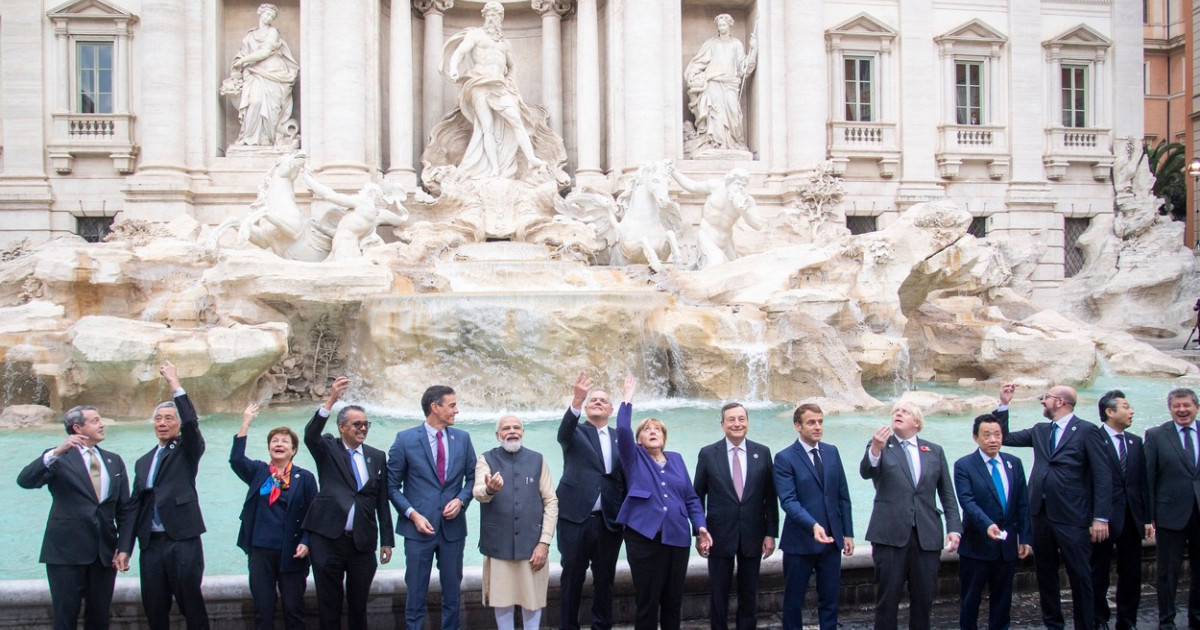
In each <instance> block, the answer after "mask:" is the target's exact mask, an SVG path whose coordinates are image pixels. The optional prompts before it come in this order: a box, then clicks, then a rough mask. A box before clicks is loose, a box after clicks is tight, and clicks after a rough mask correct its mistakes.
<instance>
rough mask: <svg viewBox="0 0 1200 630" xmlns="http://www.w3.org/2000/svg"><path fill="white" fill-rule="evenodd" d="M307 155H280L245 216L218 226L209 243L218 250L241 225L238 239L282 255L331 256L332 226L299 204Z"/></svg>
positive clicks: (316, 258)
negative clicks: (223, 237) (316, 220)
mask: <svg viewBox="0 0 1200 630" xmlns="http://www.w3.org/2000/svg"><path fill="white" fill-rule="evenodd" d="M306 159H307V156H306V155H305V154H304V152H303V151H296V152H294V153H289V154H287V155H283V156H280V157H279V159H278V160H276V161H275V164H274V165H273V166H272V167H271V170H269V171H267V176H266V177H265V178H264V179H263V183H262V184H261V185H260V186H259V188H258V198H257V199H255V200H254V203H252V204H250V210H251V212H250V215H249V216H247V217H246V218H245V219H238V218H230V219H226V220H225V221H224V222H222V223H221V224H220V225H218V226H217V227H216V228H215V229H214V230H213V232H212V236H210V237H209V239H208V242H207V246H208V248H209V249H212V250H215V249H216V248H217V246H218V243H219V241H220V239H221V235H222V234H224V233H225V232H226V231H227V230H229V229H230V228H232V227H234V226H237V227H238V242H239V243H250V244H252V245H255V246H257V247H261V248H262V249H266V250H270V251H272V252H274V253H275V255H276V256H279V257H280V258H286V259H288V260H299V261H304V262H320V261H322V260H325V257H326V256H328V255H329V250H330V246H331V239H330V237H329V234H330V233H332V226H331V227H330V229H328V230H323V229H321V228H320V227H319V226H317V225H316V224H315V223H314V222H313V221H312V220H310V219H309V218H308V216H307V215H306V214H305V213H304V212H303V211H302V210H301V209H300V206H298V205H297V204H296V191H295V188H294V186H295V180H296V177H298V176H299V175H300V173H301V171H303V170H304V168H305V160H306Z"/></svg>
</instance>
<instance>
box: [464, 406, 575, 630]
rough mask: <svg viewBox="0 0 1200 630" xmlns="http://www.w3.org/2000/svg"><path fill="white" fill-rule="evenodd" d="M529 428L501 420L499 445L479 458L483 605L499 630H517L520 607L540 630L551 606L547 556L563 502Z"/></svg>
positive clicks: (529, 627) (529, 625)
mask: <svg viewBox="0 0 1200 630" xmlns="http://www.w3.org/2000/svg"><path fill="white" fill-rule="evenodd" d="M524 436H525V427H524V425H522V423H521V420H520V419H519V418H517V417H516V416H513V415H507V416H504V417H502V418H500V419H499V420H498V421H496V439H497V440H498V441H499V442H500V446H497V447H496V448H493V449H492V450H490V451H487V452H485V453H483V454H482V455H480V456H479V460H478V461H477V462H476V463H475V485H474V487H473V488H472V492H471V494H472V495H473V496H474V497H475V499H476V500H478V501H479V505H480V507H479V522H480V529H481V531H480V535H479V551H480V553H482V554H483V603H484V604H485V605H487V606H491V607H492V608H493V609H494V610H495V613H496V626H497V627H498V628H500V630H508V629H509V628H515V620H514V618H513V615H514V610H513V607H514V606H520V607H521V614H522V616H523V618H524V619H523V621H524V628H525V630H536V629H537V628H538V627H539V625H540V624H541V619H542V609H543V608H545V607H546V589H547V587H548V585H549V576H550V570H549V569H548V568H547V567H546V556H547V554H548V553H549V551H550V539H551V538H554V527H555V524H556V523H557V521H558V497H557V496H556V495H555V494H554V483H553V481H552V480H551V479H550V467H549V466H548V465H547V464H546V459H545V458H544V457H542V455H541V453H537V452H535V451H532V450H530V449H527V448H525V447H524V444H523V442H522V439H523V438H524Z"/></svg>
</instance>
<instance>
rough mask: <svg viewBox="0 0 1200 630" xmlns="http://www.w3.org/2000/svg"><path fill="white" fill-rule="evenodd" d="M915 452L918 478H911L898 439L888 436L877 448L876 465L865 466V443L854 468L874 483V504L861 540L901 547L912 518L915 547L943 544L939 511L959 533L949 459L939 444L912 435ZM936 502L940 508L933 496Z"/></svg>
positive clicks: (933, 548)
mask: <svg viewBox="0 0 1200 630" xmlns="http://www.w3.org/2000/svg"><path fill="white" fill-rule="evenodd" d="M917 448H918V449H919V450H918V452H919V453H920V457H921V478H920V479H919V480H917V483H915V484H914V483H913V478H912V469H910V468H909V466H908V458H907V457H906V456H905V454H904V448H903V447H902V446H900V440H898V439H896V436H892V437H891V438H889V439H888V443H887V447H886V448H884V449H883V451H882V452H881V453H880V454H879V465H878V466H875V467H872V466H871V460H870V457H871V446H870V445H869V444H868V445H867V451H866V452H865V453H863V458H862V462H861V463H859V466H858V471H859V474H861V475H862V478H863V479H870V480H871V481H872V482H874V484H875V504H874V506H873V508H872V510H871V520H870V522H868V523H867V540H869V541H871V542H872V543H878V544H881V545H891V546H893V547H903V546H905V545H907V544H908V539H909V536H910V534H911V532H912V529H913V526H914V524H915V525H916V528H917V540H918V542H919V543H920V545H921V549H924V550H925V551H937V550H939V549H941V548H942V547H943V546H944V544H945V541H944V536H943V531H942V511H943V510H945V517H946V527H947V529H948V530H949V531H950V532H958V533H962V522H961V521H959V518H958V500H957V499H955V497H954V487H953V485H952V484H951V481H950V464H949V463H948V462H947V461H946V454H945V453H944V452H943V451H942V447H940V446H938V445H937V444H934V443H933V442H926V441H925V440H922V439H920V438H917ZM935 497H936V499H937V500H940V501H941V503H942V510H939V509H938V507H937V502H936V501H935Z"/></svg>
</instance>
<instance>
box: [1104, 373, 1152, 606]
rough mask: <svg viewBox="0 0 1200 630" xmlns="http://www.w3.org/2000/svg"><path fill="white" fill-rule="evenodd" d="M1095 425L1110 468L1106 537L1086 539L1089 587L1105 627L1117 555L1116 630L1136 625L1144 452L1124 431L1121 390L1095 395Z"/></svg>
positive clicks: (1129, 420)
mask: <svg viewBox="0 0 1200 630" xmlns="http://www.w3.org/2000/svg"><path fill="white" fill-rule="evenodd" d="M1099 407H1100V420H1101V422H1103V424H1101V425H1100V428H1101V429H1103V430H1104V435H1106V436H1108V438H1109V442H1108V443H1109V444H1110V445H1111V448H1109V449H1107V453H1108V459H1109V462H1108V465H1109V468H1110V469H1111V470H1112V482H1113V492H1112V510H1111V515H1112V520H1110V521H1109V523H1108V538H1106V539H1104V540H1102V541H1100V542H1098V543H1093V544H1092V588H1093V589H1094V590H1095V593H1094V599H1095V602H1096V627H1097V628H1102V629H1104V630H1107V629H1108V627H1109V623H1108V620H1109V618H1110V617H1112V611H1110V610H1109V608H1108V582H1109V568H1110V567H1111V565H1112V559H1113V551H1114V548H1115V550H1116V556H1117V630H1129V629H1131V628H1136V627H1137V612H1138V603H1140V602H1141V599H1142V540H1143V539H1144V538H1146V537H1147V536H1149V535H1150V528H1149V527H1147V521H1146V497H1147V492H1148V490H1147V486H1146V454H1145V451H1144V450H1143V448H1142V438H1140V437H1138V436H1136V435H1134V434H1132V433H1130V432H1129V427H1130V426H1131V425H1132V424H1133V406H1132V405H1130V404H1129V401H1128V400H1125V394H1123V393H1122V392H1121V391H1120V390H1115V389H1114V390H1113V391H1111V392H1108V393H1106V394H1104V395H1103V396H1101V397H1100V404H1099Z"/></svg>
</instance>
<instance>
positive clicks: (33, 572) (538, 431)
mask: <svg viewBox="0 0 1200 630" xmlns="http://www.w3.org/2000/svg"><path fill="white" fill-rule="evenodd" d="M1173 387H1175V383H1174V382H1173V381H1164V380H1158V381H1155V380H1148V379H1131V378H1121V379H1116V378H1110V377H1103V378H1099V379H1097V380H1096V382H1095V383H1094V384H1093V385H1092V386H1091V387H1089V388H1087V389H1085V390H1081V391H1080V405H1079V407H1078V409H1077V412H1078V414H1079V415H1080V416H1081V417H1084V418H1087V419H1089V420H1093V421H1094V420H1095V418H1096V408H1095V405H1096V400H1097V399H1098V398H1099V396H1100V394H1102V393H1103V392H1105V391H1107V390H1109V389H1114V388H1119V389H1122V390H1124V391H1125V393H1126V395H1127V396H1128V398H1129V400H1130V401H1131V402H1132V404H1133V406H1134V408H1135V410H1136V414H1135V416H1134V427H1133V429H1134V431H1135V432H1137V433H1139V434H1140V433H1141V432H1143V431H1145V429H1146V428H1147V427H1149V426H1153V425H1155V424H1158V423H1161V422H1164V421H1165V420H1167V415H1166V393H1167V391H1169V390H1170V389H1171V388H1173ZM919 388H920V389H928V390H932V391H937V392H940V393H946V394H956V395H960V396H978V395H981V394H984V395H994V394H995V390H994V389H991V388H989V389H986V390H984V389H977V390H971V389H962V388H951V387H931V386H927V385H925V384H922V385H921V386H920V387H919ZM566 393H567V392H565V391H564V395H565V394H566ZM874 393H875V395H876V396H877V397H879V398H880V399H881V400H882V399H887V398H891V397H892V394H891V393H890V392H887V393H883V392H874ZM1041 393H1042V391H1040V390H1039V391H1033V390H1027V389H1026V390H1018V393H1017V397H1018V401H1017V403H1016V404H1014V409H1013V415H1012V423H1013V425H1012V426H1013V428H1014V429H1016V428H1023V427H1026V426H1029V425H1031V424H1033V423H1035V422H1037V421H1039V420H1040V419H1041V411H1040V406H1039V405H1038V403H1037V402H1036V400H1034V398H1035V397H1036V396H1037V395H1038V394H1041ZM721 404H722V401H684V400H659V401H635V406H634V418H635V422H636V420H638V419H641V418H643V417H646V416H648V415H653V416H655V417H658V418H660V419H662V420H664V421H665V423H666V425H667V427H668V440H667V449H668V450H673V451H678V452H680V453H682V454H683V456H684V460H685V461H686V462H688V465H689V467H690V466H693V465H694V464H695V461H696V453H697V452H698V451H699V449H700V447H702V446H704V445H706V444H710V443H712V442H715V441H717V440H718V439H721V438H722V437H723V436H722V434H721V431H720V427H719V421H718V415H717V414H718V409H719V408H720V406H721ZM747 406H748V407H749V408H750V434H749V435H750V439H752V440H755V441H757V442H761V443H763V444H766V445H767V446H768V447H769V448H770V449H771V452H772V453H775V452H778V451H779V450H780V449H781V448H786V447H788V446H790V445H791V443H792V442H793V441H795V439H796V432H795V430H794V428H793V426H792V422H791V411H792V409H793V405H791V404H783V403H770V402H761V403H749V404H748V405H747ZM315 408H316V405H311V406H302V407H301V406H293V407H272V408H271V409H268V410H265V411H264V412H262V413H261V414H260V415H259V417H258V419H257V420H256V421H255V424H254V426H252V427H251V429H250V442H249V447H248V449H247V450H248V454H249V455H250V457H253V458H260V459H265V457H266V434H267V431H269V430H270V429H271V428H272V427H275V426H278V425H281V424H282V425H287V426H290V427H292V429H294V430H295V431H296V432H297V433H298V434H299V433H302V431H303V427H304V424H305V423H306V422H308V420H309V418H310V417H311V416H312V412H313V410H314V409H315ZM102 411H103V410H102ZM368 411H369V416H370V419H371V421H372V423H373V424H372V427H371V431H370V435H369V436H368V437H367V443H368V444H370V445H372V446H375V447H377V448H380V449H383V450H385V451H386V450H387V449H388V448H390V446H391V444H392V441H393V440H394V439H395V435H396V432H398V431H400V430H403V429H406V428H408V427H411V426H413V425H415V424H417V423H419V422H420V421H421V418H420V415H419V413H418V411H417V410H416V409H415V408H414V409H408V410H386V409H379V408H371V407H369V406H368ZM200 412H201V413H203V409H201V410H200ZM977 413H982V411H979V412H973V413H969V414H963V415H957V416H950V415H939V416H932V417H929V418H926V425H925V429H924V431H923V432H922V434H921V435H922V437H923V438H925V439H927V440H930V441H932V442H936V443H939V444H941V445H942V446H943V447H944V448H945V450H946V453H947V456H948V457H949V458H950V460H951V464H952V463H953V460H955V459H957V458H959V457H961V456H963V455H965V454H967V453H969V452H970V451H971V450H973V449H974V448H975V444H974V442H972V441H971V419H972V418H974V416H975V415H977ZM499 415H500V414H499V412H497V413H490V412H485V411H481V410H478V409H470V408H464V409H463V411H462V413H460V414H459V417H458V422H457V424H456V426H457V427H458V428H461V429H465V430H467V431H469V432H470V433H471V439H472V441H473V442H474V444H475V450H476V453H477V454H478V453H480V452H482V451H484V450H486V449H489V448H492V447H493V446H494V445H495V444H496V442H495V436H494V426H495V425H494V422H495V418H497V417H498V416H499ZM521 415H522V419H523V420H524V421H525V425H526V430H525V442H526V445H527V446H528V447H529V448H532V449H534V450H537V451H539V452H541V453H543V454H544V455H545V456H546V458H547V461H548V462H549V464H550V469H551V473H552V475H553V476H554V479H555V481H556V483H557V479H558V476H559V473H560V472H561V470H562V451H561V450H560V449H559V447H558V444H557V442H555V431H556V429H557V426H558V421H559V420H560V419H561V418H562V409H561V408H560V409H545V410H543V411H540V412H534V413H525V414H521ZM887 419H888V409H880V410H876V411H872V412H869V413H847V414H836V415H834V414H831V415H827V417H826V420H825V441H826V442H827V443H831V444H834V445H836V446H837V447H838V449H839V450H840V451H841V453H842V458H843V460H844V463H845V465H846V469H847V470H846V472H847V477H848V479H849V484H850V495H851V500H852V501H853V504H854V524H855V533H856V534H857V535H858V536H857V538H858V539H860V540H861V537H862V534H863V533H864V532H865V531H866V525H867V520H868V519H869V518H870V511H871V503H872V498H873V495H874V491H873V489H872V488H871V485H870V483H869V482H867V481H864V480H863V479H861V478H860V477H859V476H858V472H857V467H858V462H859V460H860V459H861V458H862V453H863V449H864V448H865V447H866V443H867V441H868V440H869V439H870V435H871V432H872V431H874V430H875V428H876V427H878V426H880V425H882V424H884V423H886V422H887ZM240 424H241V416H240V415H232V414H214V415H208V416H202V418H201V420H200V425H201V430H202V431H203V432H204V436H205V440H206V442H207V444H208V451H207V453H206V454H205V456H204V459H203V460H201V465H200V478H199V490H200V502H201V506H202V509H203V511H204V520H205V524H206V525H207V526H208V533H207V534H205V536H204V547H205V560H206V565H207V567H206V572H207V573H208V574H210V575H222V574H240V573H245V572H246V562H245V556H244V554H243V553H242V551H241V550H240V549H238V548H237V547H236V546H235V544H234V543H235V541H236V539H237V530H238V526H239V521H238V514H239V513H240V511H241V506H242V500H243V498H244V497H245V492H246V486H245V484H244V483H242V482H241V481H240V480H239V479H238V478H237V477H236V476H234V474H233V471H231V470H230V469H229V463H228V457H229V447H230V445H231V444H232V442H233V436H234V434H235V433H236V432H237V430H238V427H239V426H240ZM330 426H332V423H331V424H330ZM106 434H107V439H106V440H105V441H104V446H105V447H106V448H108V449H110V450H113V451H115V452H117V453H119V454H120V455H121V456H122V457H123V458H124V459H125V463H126V465H127V466H129V467H131V468H132V466H133V462H134V461H135V460H136V459H137V458H138V457H140V456H141V455H142V454H144V453H145V452H146V451H148V450H149V449H150V448H151V447H152V446H154V444H155V439H154V433H153V429H152V427H151V426H150V424H149V422H148V421H146V420H114V421H111V422H110V424H109V425H108V428H107V431H106ZM64 437H65V433H64V432H63V430H62V428H61V425H55V426H44V427H36V428H27V429H21V430H10V431H7V432H0V443H2V444H3V453H4V454H5V457H4V458H3V459H2V460H0V479H5V480H7V481H6V482H5V483H2V484H0V505H4V506H5V509H4V510H3V511H2V512H0V532H3V534H2V535H0V549H3V551H4V552H5V553H4V555H5V556H6V557H8V558H9V559H10V560H9V562H8V563H7V564H5V565H3V566H2V567H0V579H26V578H41V577H44V576H45V571H44V568H43V567H42V565H40V564H38V562H37V558H38V552H39V550H40V547H41V541H42V532H43V530H44V527H45V522H46V514H47V511H48V510H49V506H50V494H49V492H47V491H46V490H45V489H40V490H24V489H22V488H20V487H19V486H17V485H16V477H17V473H18V472H20V470H21V469H22V468H23V467H24V466H25V465H27V464H28V463H29V462H30V461H32V460H33V459H34V458H36V457H40V456H41V453H42V451H44V450H45V449H47V448H50V447H53V446H55V445H57V444H58V443H60V442H61V441H62V439H63V438H64ZM1013 452H1014V454H1016V455H1017V456H1018V457H1021V458H1022V459H1023V460H1025V463H1026V468H1027V469H1028V467H1029V466H1030V465H1031V463H1032V453H1031V452H1030V451H1029V449H1014V451H1013ZM296 463H297V465H299V466H303V467H305V468H309V469H310V470H312V469H313V468H314V467H313V465H312V460H311V458H310V457H309V455H308V452H307V450H306V449H304V447H303V445H302V446H301V449H300V453H299V454H298V455H297V456H296ZM467 518H468V519H470V521H471V523H472V526H471V528H470V531H471V535H470V536H469V538H468V543H467V558H466V562H467V563H468V564H478V563H479V562H480V556H479V552H478V549H477V547H476V546H477V544H478V538H477V537H476V533H477V532H478V531H479V529H478V521H479V510H478V505H476V504H475V503H472V504H471V505H470V506H469V507H468V509H467ZM398 544H399V545H400V547H401V548H400V549H398V550H397V554H396V556H395V559H394V560H393V561H392V563H391V564H389V565H387V567H386V568H385V570H402V569H403V567H404V564H403V553H402V545H403V544H402V542H400V541H398ZM551 554H552V558H551V559H552V561H556V560H557V555H558V554H557V549H556V548H554V547H553V546H552V549H551ZM136 560H137V556H136V552H135V556H134V562H133V567H134V569H133V571H131V574H135V573H136V570H137V569H136V567H137V562H136Z"/></svg>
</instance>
